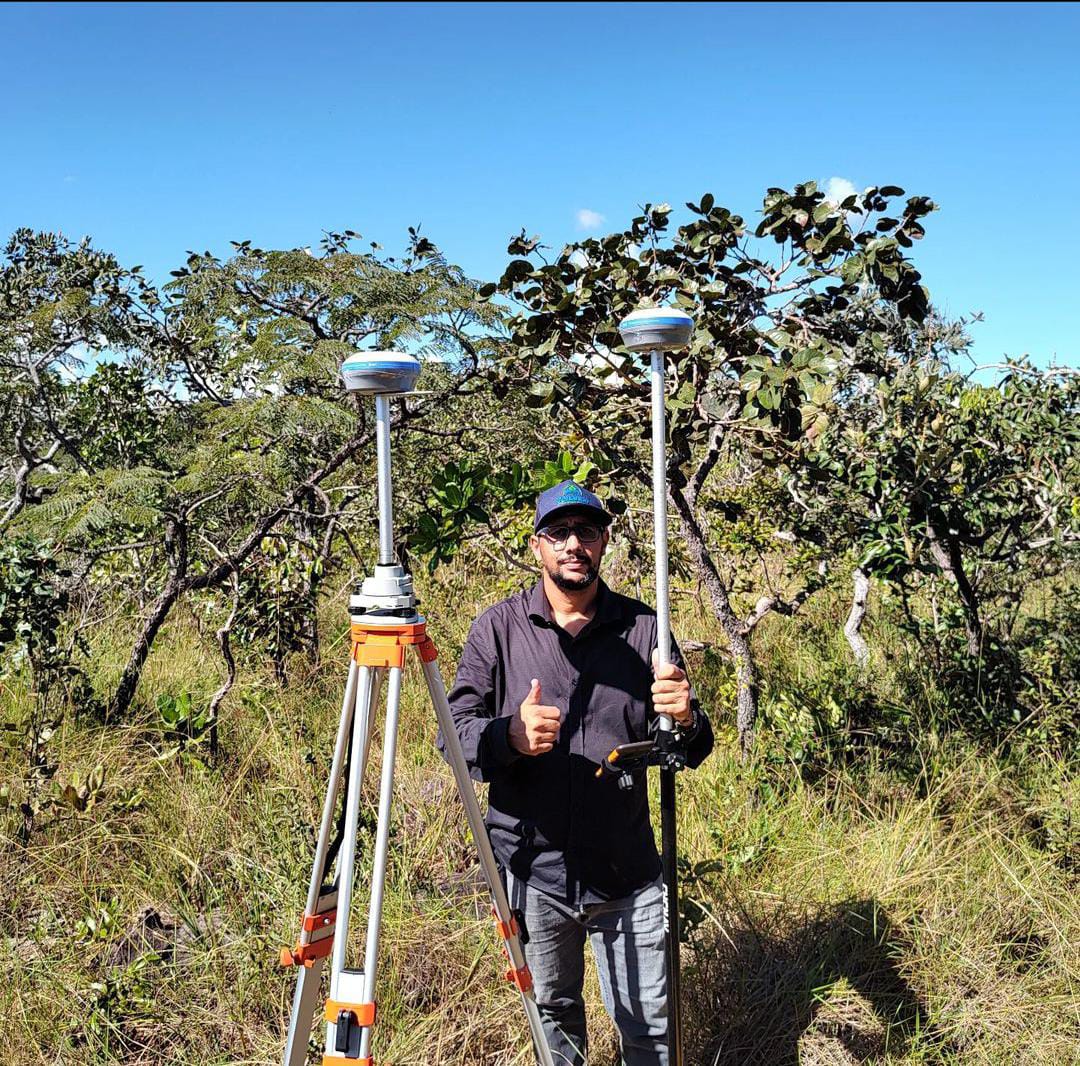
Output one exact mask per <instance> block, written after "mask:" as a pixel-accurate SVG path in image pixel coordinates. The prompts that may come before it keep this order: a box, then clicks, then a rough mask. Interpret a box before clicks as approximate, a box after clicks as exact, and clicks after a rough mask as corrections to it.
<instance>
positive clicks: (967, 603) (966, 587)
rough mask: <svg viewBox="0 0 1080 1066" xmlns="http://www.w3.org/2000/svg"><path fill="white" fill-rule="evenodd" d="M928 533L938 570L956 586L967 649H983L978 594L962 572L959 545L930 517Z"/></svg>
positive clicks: (973, 653) (969, 650) (927, 527)
mask: <svg viewBox="0 0 1080 1066" xmlns="http://www.w3.org/2000/svg"><path fill="white" fill-rule="evenodd" d="M926 531H927V536H928V538H929V540H930V552H931V554H932V555H933V556H934V562H936V563H937V565H938V566H939V567H940V568H941V572H942V573H943V574H944V575H945V576H946V577H947V578H948V579H949V580H950V581H951V582H952V583H953V585H955V586H956V592H957V594H958V595H959V597H960V605H961V606H962V607H963V609H964V633H965V634H966V635H967V649H968V653H969V654H971V655H979V654H980V653H981V652H982V644H983V625H982V618H981V617H980V614H979V597H978V594H977V593H976V592H975V589H974V588H973V587H972V584H971V582H970V581H968V577H967V574H966V573H964V557H963V555H962V554H961V553H960V546H959V545H958V544H957V543H956V542H955V541H954V540H953V539H952V538H950V537H948V536H947V535H945V536H943V535H942V533H941V530H940V529H938V528H937V527H936V525H935V521H934V519H932V518H928V519H927V522H926Z"/></svg>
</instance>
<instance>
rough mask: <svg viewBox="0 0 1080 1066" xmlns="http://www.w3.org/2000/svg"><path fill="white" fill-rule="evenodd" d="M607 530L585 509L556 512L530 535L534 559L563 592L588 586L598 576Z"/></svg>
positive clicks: (606, 540)
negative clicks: (581, 510) (537, 531)
mask: <svg viewBox="0 0 1080 1066" xmlns="http://www.w3.org/2000/svg"><path fill="white" fill-rule="evenodd" d="M607 543H608V531H607V529H605V528H603V527H602V526H601V525H600V523H599V522H597V521H596V520H595V519H594V518H593V517H592V516H591V515H590V514H589V513H588V512H580V513H579V512H575V511H569V512H567V513H566V514H561V515H559V517H558V518H556V519H554V521H552V522H549V523H548V524H547V525H545V526H544V528H543V529H541V530H540V532H539V533H535V534H533V536H532V537H530V538H529V545H530V547H531V548H532V550H533V555H534V556H535V557H536V561H537V562H538V563H539V564H540V565H541V566H542V567H543V568H544V571H545V573H546V574H547V575H548V577H550V578H551V580H552V581H553V582H554V583H555V584H556V585H557V586H558V587H559V588H561V589H563V590H564V591H566V592H578V591H580V590H581V589H587V588H588V587H589V586H590V585H591V584H592V583H593V582H594V581H595V580H596V579H597V577H599V575H600V560H601V559H602V558H603V557H604V549H605V548H606V547H607Z"/></svg>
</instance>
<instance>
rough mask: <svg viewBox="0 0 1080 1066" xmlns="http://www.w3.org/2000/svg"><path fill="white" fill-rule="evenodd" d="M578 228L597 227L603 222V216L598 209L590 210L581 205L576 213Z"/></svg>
mask: <svg viewBox="0 0 1080 1066" xmlns="http://www.w3.org/2000/svg"><path fill="white" fill-rule="evenodd" d="M577 224H578V229H597V228H598V227H599V226H602V225H603V224H604V216H603V215H602V214H600V212H599V211H590V210H589V208H587V207H583V208H581V209H580V210H579V211H578V213H577Z"/></svg>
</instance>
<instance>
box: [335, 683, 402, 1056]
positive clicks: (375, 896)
mask: <svg viewBox="0 0 1080 1066" xmlns="http://www.w3.org/2000/svg"><path fill="white" fill-rule="evenodd" d="M400 706H401V668H400V667H396V666H395V667H392V668H391V669H390V680H389V685H388V687H387V694H386V722H385V724H384V726H383V762H382V778H381V781H380V784H379V821H378V828H377V830H376V832H375V855H374V864H373V868H372V871H371V899H370V901H369V903H368V923H367V944H366V946H365V951H364V970H363V979H362V983H361V988H362V992H361V999H360V1002H361V1003H362V1004H372V1005H373V1004H374V1003H375V981H376V978H377V976H378V964H379V933H380V928H381V924H382V906H383V895H384V890H385V887H386V858H387V853H388V851H389V847H390V807H391V803H392V801H393V797H394V759H395V757H396V753H397V737H398V713H399V710H400ZM345 858H346V857H345V856H344V854H343V855H342V862H344V861H345ZM350 862H351V857H350ZM341 876H342V878H344V876H345V868H344V867H342V873H341ZM334 961H335V967H334V976H335V977H336V976H338V975H339V970H338V967H337V965H336V963H337V956H336V955H335V959H334ZM354 976H355V973H354V972H350V973H348V974H347V977H349V978H353V977H354ZM348 984H349V985H352V984H353V982H352V981H351V980H350V981H349V982H348ZM348 991H349V989H347V988H345V987H344V983H343V986H342V987H341V989H340V992H341V993H346V992H348ZM330 998H331V999H333V1000H338V999H342V1000H346V1001H348V1000H350V999H352V997H351V996H350V995H346V994H339V989H338V988H337V987H334V986H333V985H332V986H331V990H330ZM371 1010H372V1014H371V1015H370V1017H368V1018H360V1019H359V1027H360V1046H359V1058H360V1059H361V1061H363V1060H365V1059H367V1057H368V1056H369V1055H370V1054H371V1024H372V1022H373V1021H374V1008H373V1007H372V1008H371ZM336 1028H337V1027H336V1025H335V1024H334V1023H333V1022H331V1023H330V1024H329V1025H328V1026H327V1037H326V1050H327V1054H331V1053H333V1051H334V1050H337V1047H336V1045H337V1034H336Z"/></svg>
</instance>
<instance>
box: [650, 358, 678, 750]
mask: <svg viewBox="0 0 1080 1066" xmlns="http://www.w3.org/2000/svg"><path fill="white" fill-rule="evenodd" d="M651 358H652V368H651V371H650V375H649V376H650V379H651V382H652V479H653V541H654V543H655V554H656V655H657V659H658V660H659V665H660V666H667V665H668V664H669V663H670V662H671V593H670V590H669V587H668V531H667V429H666V425H665V415H664V353H663V352H661V351H659V350H658V349H656V348H654V349H653V351H652V356H651ZM659 717H660V722H659V725H660V728H661V729H664V730H667V731H669V732H670V731H671V730H672V729H673V728H674V723H673V722H672V720H671V716H670V715H666V714H662V715H660V716H659Z"/></svg>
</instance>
